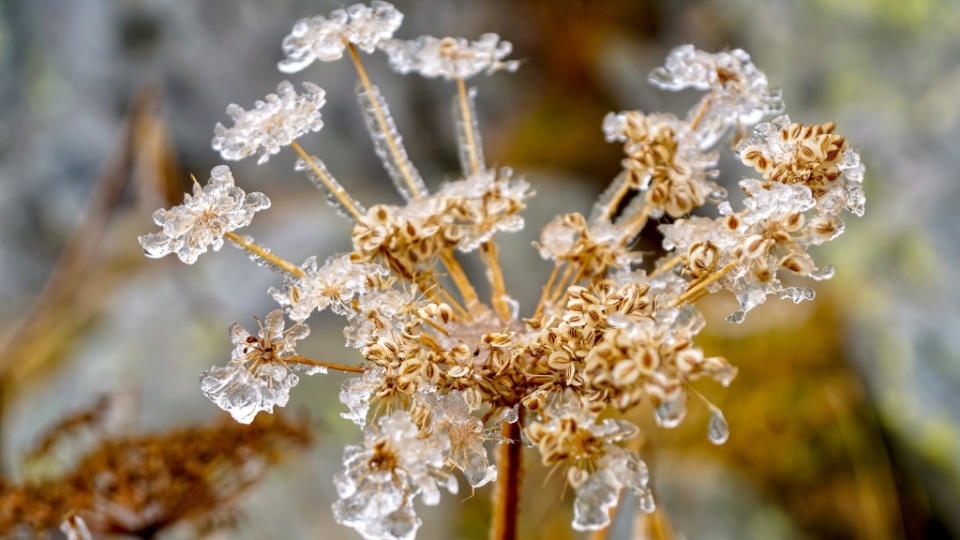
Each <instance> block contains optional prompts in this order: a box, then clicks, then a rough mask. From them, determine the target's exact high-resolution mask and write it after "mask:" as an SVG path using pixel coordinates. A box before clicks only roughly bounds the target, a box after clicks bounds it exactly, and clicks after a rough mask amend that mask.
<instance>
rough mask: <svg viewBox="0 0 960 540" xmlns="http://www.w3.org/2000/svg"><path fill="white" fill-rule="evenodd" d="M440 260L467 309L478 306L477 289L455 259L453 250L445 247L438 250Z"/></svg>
mask: <svg viewBox="0 0 960 540" xmlns="http://www.w3.org/2000/svg"><path fill="white" fill-rule="evenodd" d="M440 260H442V261H443V265H444V266H446V268H447V272H449V273H450V279H452V280H453V283H454V284H456V286H457V289H459V290H460V295H461V296H463V303H464V304H466V306H467V309H468V310H469V309H471V308H472V307H475V306H478V305H479V304H480V298H479V297H478V296H477V291H476V290H475V289H474V288H473V285H472V284H471V283H470V279H469V278H467V274H466V272H464V271H463V267H462V266H460V261H459V260H457V256H456V255H454V253H453V251H451V250H449V249H447V250H444V251H442V252H440Z"/></svg>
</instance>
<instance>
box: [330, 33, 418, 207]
mask: <svg viewBox="0 0 960 540" xmlns="http://www.w3.org/2000/svg"><path fill="white" fill-rule="evenodd" d="M347 49H348V50H349V51H350V58H351V59H352V60H353V65H354V66H356V68H357V75H359V76H360V84H362V85H363V89H364V90H365V91H366V92H367V95H369V96H370V103H371V104H372V105H373V115H374V116H375V117H376V119H377V124H380V131H382V132H383V134H384V137H385V138H386V141H387V147H388V148H390V154H392V155H393V160H394V161H395V162H396V163H397V168H398V169H399V170H400V174H401V175H402V176H403V180H404V181H405V182H406V183H407V187H408V188H409V189H410V195H411V196H412V197H413V198H414V199H418V198H420V197H421V196H422V195H423V193H420V188H419V187H418V186H417V183H416V182H414V181H413V175H411V174H410V170H409V169H408V168H407V160H406V159H403V156H401V154H400V147H399V146H398V145H397V141H395V140H394V139H393V136H392V135H390V129H389V126H388V125H387V119H386V116H385V115H384V114H383V111H382V110H381V109H380V103H379V101H378V100H377V98H376V94H374V91H373V84H371V83H370V77H368V76H367V70H366V69H364V68H363V62H361V61H360V53H358V52H357V47H356V46H354V44H353V43H347Z"/></svg>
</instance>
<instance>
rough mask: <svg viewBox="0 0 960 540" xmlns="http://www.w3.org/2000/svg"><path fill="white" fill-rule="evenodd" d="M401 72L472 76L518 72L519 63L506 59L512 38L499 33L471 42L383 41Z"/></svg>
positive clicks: (448, 39)
mask: <svg viewBox="0 0 960 540" xmlns="http://www.w3.org/2000/svg"><path fill="white" fill-rule="evenodd" d="M380 48H381V49H382V50H383V51H384V52H385V53H387V56H388V57H389V58H390V66H391V67H392V68H393V70H394V71H396V72H397V73H402V74H404V75H406V74H407V73H412V72H413V73H419V74H420V75H423V76H424V77H443V78H445V79H448V80H450V79H468V78H470V77H473V76H474V75H476V74H478V73H481V72H484V73H486V74H487V75H490V74H492V73H494V72H496V71H499V70H505V71H516V70H517V67H519V65H520V64H519V62H517V61H516V60H506V61H505V60H504V58H506V57H507V55H509V54H510V53H511V52H512V51H513V45H511V44H510V42H509V41H500V36H498V35H497V34H483V35H482V36H480V39H479V40H477V41H474V42H472V43H471V42H468V41H467V40H466V39H464V38H452V37H445V38H442V39H441V38H435V37H433V36H420V37H418V38H417V39H415V40H411V41H404V40H398V39H391V40H387V41H383V42H381V43H380Z"/></svg>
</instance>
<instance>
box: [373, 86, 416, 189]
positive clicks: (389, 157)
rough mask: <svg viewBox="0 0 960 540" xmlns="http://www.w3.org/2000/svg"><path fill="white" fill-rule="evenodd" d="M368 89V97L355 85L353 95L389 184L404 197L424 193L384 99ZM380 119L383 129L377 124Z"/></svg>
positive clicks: (378, 92)
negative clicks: (354, 93)
mask: <svg viewBox="0 0 960 540" xmlns="http://www.w3.org/2000/svg"><path fill="white" fill-rule="evenodd" d="M371 92H372V93H373V96H372V97H371V96H370V95H369V94H368V93H367V92H364V91H363V90H362V89H358V91H357V99H358V101H359V102H360V109H361V110H362V111H363V118H364V121H365V122H366V124H367V130H368V131H370V136H371V137H372V138H373V146H374V149H375V150H376V152H377V156H378V157H379V158H380V161H382V162H383V168H384V169H386V170H387V174H389V175H390V179H391V180H393V185H394V186H395V187H396V188H397V191H399V192H400V195H402V196H403V198H404V199H406V200H408V201H409V200H411V199H415V198H417V197H420V196H422V195H426V194H427V187H426V186H425V185H424V183H423V179H422V178H420V173H419V172H417V169H416V167H414V166H413V163H411V162H410V158H408V157H407V151H406V150H405V149H404V148H403V138H402V137H401V136H400V133H399V132H398V131H397V126H396V124H395V123H394V122H393V117H392V116H390V109H389V108H388V107H387V102H386V100H384V99H383V96H382V95H380V90H379V89H378V88H377V87H376V86H372V87H371ZM381 122H382V124H383V127H385V128H386V131H385V130H384V129H383V127H381Z"/></svg>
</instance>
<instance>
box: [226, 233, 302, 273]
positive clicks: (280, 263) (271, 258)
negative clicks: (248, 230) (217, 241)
mask: <svg viewBox="0 0 960 540" xmlns="http://www.w3.org/2000/svg"><path fill="white" fill-rule="evenodd" d="M223 236H224V237H226V238H227V240H230V241H231V242H233V243H234V244H236V245H238V246H240V247H242V248H243V249H245V250H247V251H249V252H250V253H253V254H254V255H256V256H258V257H260V258H261V259H263V260H265V261H267V262H268V263H270V264H272V265H273V266H276V267H277V268H279V269H281V270H283V271H284V272H287V273H288V274H292V275H294V276H296V277H302V276H303V270H302V269H300V267H298V266H297V265H295V264H293V263H291V262H289V261H287V260H285V259H281V258H280V257H277V256H276V255H274V254H273V253H270V252H269V251H267V250H265V249H264V248H263V247H261V246H258V245H257V244H254V243H253V242H248V241H246V240H244V239H243V237H241V236H239V235H236V234H233V233H232V232H225V233H223Z"/></svg>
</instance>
